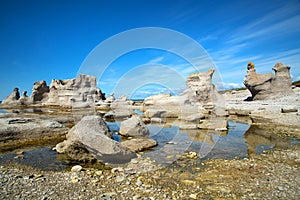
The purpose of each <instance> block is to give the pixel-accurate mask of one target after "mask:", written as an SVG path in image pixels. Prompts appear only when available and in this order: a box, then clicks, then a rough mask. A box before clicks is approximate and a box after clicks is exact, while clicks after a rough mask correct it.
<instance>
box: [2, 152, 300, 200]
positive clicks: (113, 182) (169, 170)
mask: <svg viewBox="0 0 300 200" xmlns="http://www.w3.org/2000/svg"><path fill="white" fill-rule="evenodd" d="M0 186H1V193H0V199H299V198H300V190H299V188H300V149H299V148H294V149H288V150H280V151H269V152H265V153H264V154H261V155H255V156H254V157H252V158H250V159H242V160H239V159H233V160H221V159H220V160H208V161H206V162H200V160H199V159H188V158H182V159H179V160H177V161H176V162H175V163H174V164H172V165H170V166H168V167H159V166H158V165H156V164H155V162H153V161H150V160H148V159H143V158H139V159H135V160H133V161H132V162H131V163H130V164H129V165H127V166H124V167H118V168H113V169H111V170H99V169H93V168H84V170H83V171H79V172H71V171H65V172H52V171H40V170H37V169H33V168H30V167H27V166H20V165H13V166H12V165H10V166H9V165H4V166H0Z"/></svg>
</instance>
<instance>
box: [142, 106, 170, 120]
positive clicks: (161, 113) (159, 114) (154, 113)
mask: <svg viewBox="0 0 300 200" xmlns="http://www.w3.org/2000/svg"><path fill="white" fill-rule="evenodd" d="M145 117H148V118H153V117H155V118H164V117H166V111H165V110H159V109H153V108H151V109H148V110H146V111H145Z"/></svg>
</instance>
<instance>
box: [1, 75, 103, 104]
mask: <svg viewBox="0 0 300 200" xmlns="http://www.w3.org/2000/svg"><path fill="white" fill-rule="evenodd" d="M104 99H105V94H104V93H102V91H101V90H100V89H99V88H97V84H96V78H95V77H93V76H88V75H83V74H80V75H79V76H78V77H77V78H74V79H70V80H52V82H51V84H50V86H47V83H46V81H37V82H35V83H34V86H33V88H32V94H31V96H30V97H27V92H26V91H25V92H24V93H23V96H22V97H21V98H20V93H19V89H18V88H15V89H14V91H13V93H12V94H11V95H10V96H8V97H7V98H6V99H5V100H4V101H3V102H2V104H16V105H18V104H21V105H24V104H25V105H31V104H42V105H57V106H73V107H89V106H91V104H94V103H95V102H97V101H100V100H104Z"/></svg>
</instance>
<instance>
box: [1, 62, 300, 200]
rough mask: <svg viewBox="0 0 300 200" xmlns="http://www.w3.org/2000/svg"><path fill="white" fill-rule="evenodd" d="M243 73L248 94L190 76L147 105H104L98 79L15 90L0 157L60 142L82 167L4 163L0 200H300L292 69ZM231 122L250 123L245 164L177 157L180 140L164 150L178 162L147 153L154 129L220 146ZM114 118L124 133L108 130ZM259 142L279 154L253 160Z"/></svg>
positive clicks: (298, 110) (299, 102) (299, 98)
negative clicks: (179, 88) (178, 89)
mask: <svg viewBox="0 0 300 200" xmlns="http://www.w3.org/2000/svg"><path fill="white" fill-rule="evenodd" d="M247 69H248V71H247V76H246V77H245V82H244V83H245V86H246V87H247V88H248V89H249V90H240V91H235V90H233V91H229V92H225V93H223V94H220V93H219V92H218V91H216V88H215V86H214V85H213V84H212V76H213V73H214V70H209V71H208V72H201V73H194V74H191V75H190V76H189V77H188V78H187V81H186V90H185V91H184V92H183V93H182V94H181V95H179V96H171V95H169V94H163V95H155V96H151V97H148V98H146V99H145V100H144V101H143V102H134V101H131V100H129V99H127V97H119V98H117V99H115V97H114V95H113V94H111V95H110V96H109V97H108V98H106V97H105V94H104V93H102V91H101V90H100V89H99V88H97V87H96V85H97V84H96V78H95V77H92V76H87V75H80V76H79V77H77V78H75V79H70V80H53V81H52V82H51V84H50V86H47V84H46V82H45V81H38V82H36V83H34V87H33V92H32V95H31V96H30V97H27V93H26V92H25V93H23V96H22V97H21V96H20V94H19V90H18V89H17V88H15V89H14V91H13V93H12V94H11V95H10V96H8V97H7V99H6V100H5V101H4V102H3V104H0V108H1V109H4V110H6V111H7V113H1V114H0V134H1V138H0V152H2V153H3V152H6V151H10V150H13V149H14V148H15V149H17V148H20V147H22V146H26V145H27V146H28V145H32V144H35V143H36V144H39V143H43V142H47V141H52V140H55V141H56V140H59V142H58V144H57V145H56V146H55V148H54V150H56V151H57V152H58V153H60V154H61V155H63V156H66V158H67V159H70V160H72V161H75V162H78V163H79V164H81V165H82V166H83V168H82V166H76V167H73V168H72V169H71V170H65V171H63V172H57V171H41V170H38V169H35V168H31V167H28V166H22V165H18V164H3V165H1V166H0V185H1V189H2V190H1V193H0V198H1V199H222V198H223V199H274V198H275V199H281V198H282V199H299V197H300V191H299V189H298V188H300V145H299V144H298V143H296V144H295V145H291V146H289V147H286V146H285V144H284V142H286V141H289V140H290V139H291V138H296V139H299V138H300V123H299V122H300V88H298V87H291V82H290V75H289V69H290V67H288V66H286V65H283V64H282V63H277V64H276V65H275V66H274V68H273V69H274V71H275V75H273V74H266V75H262V74H257V73H256V71H255V68H254V65H253V63H251V62H249V63H248V66H247ZM281 82H282V83H283V85H280V83H281ZM281 86H282V87H281ZM135 110H139V111H140V114H138V113H135V112H134V111H135ZM104 119H105V120H106V121H105V120H104ZM228 120H232V121H243V122H245V123H247V124H251V125H253V126H252V127H250V128H249V130H248V131H247V132H246V133H245V134H244V135H243V139H244V140H245V143H246V146H247V150H248V157H249V159H248V158H245V159H238V158H236V159H232V160H224V159H217V160H205V161H204V160H202V157H201V155H200V154H199V155H198V154H197V153H196V152H192V151H191V152H188V151H187V152H181V154H180V155H179V154H178V155H177V154H176V151H175V149H176V145H177V143H176V141H175V142H174V141H169V142H168V143H167V144H168V145H171V146H170V147H168V149H166V151H170V150H172V148H174V149H173V151H174V152H173V154H172V155H171V156H173V157H174V158H176V159H175V160H172V162H169V163H168V165H161V164H159V163H156V162H155V161H154V160H151V159H150V158H148V157H146V156H143V155H144V151H151V148H153V147H155V146H156V145H157V144H158V142H157V141H155V140H153V139H151V138H149V127H148V125H155V126H157V127H165V126H168V127H172V126H175V127H178V128H179V129H180V130H185V131H186V132H192V135H193V134H194V135H195V134H196V135H197V134H198V138H200V139H199V140H200V141H201V142H202V143H205V142H207V143H208V144H210V143H212V144H213V145H214V144H215V141H214V140H213V136H212V134H216V133H217V134H218V135H222V134H223V135H227V133H228V128H229V127H228ZM108 121H118V122H119V124H120V127H119V128H118V129H116V130H110V128H109V127H108V125H107V122H108ZM260 127H264V128H260ZM193 131H194V132H193ZM198 131H202V133H203V131H204V132H205V131H206V132H207V133H205V134H203V135H201V133H200V132H198ZM251 132H254V133H255V134H251ZM114 134H115V135H118V136H119V137H123V138H125V139H124V141H121V142H120V141H119V142H117V141H116V140H115V139H114V137H113V135H114ZM199 134H200V135H199ZM207 137H208V138H210V139H207ZM259 140H264V141H266V144H265V145H268V142H269V141H272V142H271V145H274V146H277V148H276V149H275V150H269V151H266V152H264V153H263V154H261V155H256V154H255V148H256V147H257V146H258V145H260V144H261V143H260V142H259ZM180 142H184V141H180ZM163 150H164V149H163ZM112 161H114V162H112ZM121 161H122V162H121ZM86 163H88V164H90V165H84V164H86ZM93 163H96V164H94V165H91V164H93ZM99 163H100V165H99ZM88 166H92V167H91V168H90V167H88ZM99 166H101V167H99Z"/></svg>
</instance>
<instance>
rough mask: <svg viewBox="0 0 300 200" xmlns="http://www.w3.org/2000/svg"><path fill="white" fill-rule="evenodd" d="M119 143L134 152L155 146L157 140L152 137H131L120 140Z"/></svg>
mask: <svg viewBox="0 0 300 200" xmlns="http://www.w3.org/2000/svg"><path fill="white" fill-rule="evenodd" d="M121 145H122V146H124V147H126V148H128V149H130V150H131V151H134V152H141V151H144V150H147V149H150V148H152V147H155V146H157V142H156V141H155V140H152V139H141V138H137V139H131V140H126V141H124V142H121Z"/></svg>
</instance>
